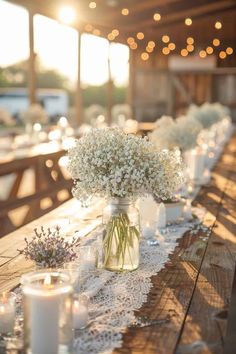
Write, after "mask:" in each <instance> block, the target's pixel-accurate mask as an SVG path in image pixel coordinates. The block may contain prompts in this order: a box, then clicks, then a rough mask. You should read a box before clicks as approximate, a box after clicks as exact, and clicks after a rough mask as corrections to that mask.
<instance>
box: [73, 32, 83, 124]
mask: <svg viewBox="0 0 236 354" xmlns="http://www.w3.org/2000/svg"><path fill="white" fill-rule="evenodd" d="M75 111H76V122H77V124H78V125H79V123H81V122H82V121H83V100H82V88H81V32H78V75H77V84H76V93H75Z"/></svg>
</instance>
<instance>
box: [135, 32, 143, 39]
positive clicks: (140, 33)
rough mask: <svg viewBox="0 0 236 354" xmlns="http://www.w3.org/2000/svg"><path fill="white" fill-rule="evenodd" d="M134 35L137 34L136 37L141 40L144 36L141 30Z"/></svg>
mask: <svg viewBox="0 0 236 354" xmlns="http://www.w3.org/2000/svg"><path fill="white" fill-rule="evenodd" d="M136 36H137V38H138V39H139V40H142V39H143V38H144V33H143V32H138V33H137V35H136Z"/></svg>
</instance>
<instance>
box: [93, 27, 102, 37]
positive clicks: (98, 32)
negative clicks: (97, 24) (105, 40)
mask: <svg viewBox="0 0 236 354" xmlns="http://www.w3.org/2000/svg"><path fill="white" fill-rule="evenodd" d="M93 34H94V36H100V34H101V31H100V30H99V29H97V28H95V29H94V30H93Z"/></svg>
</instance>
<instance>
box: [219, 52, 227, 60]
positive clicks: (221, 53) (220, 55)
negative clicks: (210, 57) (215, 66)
mask: <svg viewBox="0 0 236 354" xmlns="http://www.w3.org/2000/svg"><path fill="white" fill-rule="evenodd" d="M226 56H227V54H226V52H225V51H224V50H221V51H220V53H219V57H220V59H225V58H226Z"/></svg>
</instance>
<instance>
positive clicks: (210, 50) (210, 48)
mask: <svg viewBox="0 0 236 354" xmlns="http://www.w3.org/2000/svg"><path fill="white" fill-rule="evenodd" d="M213 51H214V50H213V48H212V47H207V49H206V52H207V54H212V53H213Z"/></svg>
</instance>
